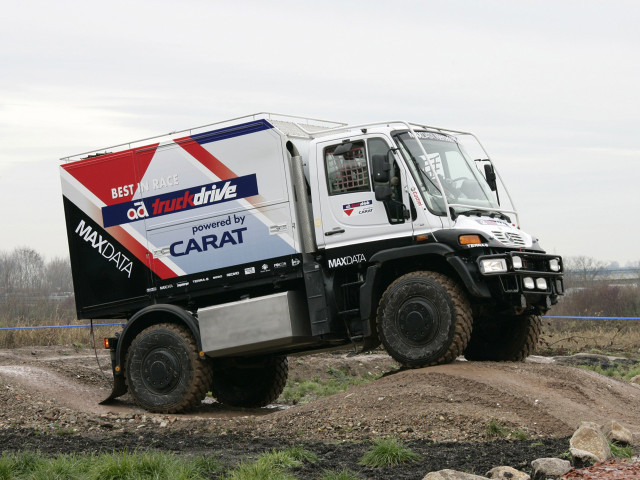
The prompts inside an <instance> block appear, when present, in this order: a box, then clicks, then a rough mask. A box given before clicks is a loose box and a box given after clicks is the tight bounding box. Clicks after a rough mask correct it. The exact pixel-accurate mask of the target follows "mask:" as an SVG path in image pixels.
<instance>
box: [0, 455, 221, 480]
mask: <svg viewBox="0 0 640 480" xmlns="http://www.w3.org/2000/svg"><path fill="white" fill-rule="evenodd" d="M221 469H222V467H221V464H220V463H219V462H218V461H217V460H216V459H215V458H214V457H195V458H182V457H176V456H174V455H171V454H165V453H159V452H153V453H137V452H134V453H128V452H123V453H113V454H99V455H75V454H63V455H56V456H53V457H48V456H44V455H40V454H37V453H31V452H25V453H19V454H16V453H3V454H2V456H0V480H23V479H24V480H27V479H28V480H52V479H55V480H85V479H86V480H147V479H149V480H205V479H208V478H211V477H212V476H213V475H214V474H215V473H217V472H219V471H220V470H221Z"/></svg>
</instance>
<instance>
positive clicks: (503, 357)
mask: <svg viewBox="0 0 640 480" xmlns="http://www.w3.org/2000/svg"><path fill="white" fill-rule="evenodd" d="M541 329H542V320H541V319H540V316H539V315H496V316H495V317H491V318H489V317H480V318H478V320H477V321H476V322H475V323H474V326H473V334H472V335H471V341H470V342H469V345H468V346H467V349H466V350H465V352H464V356H465V358H466V359H467V360H478V361H496V362H521V361H523V360H524V359H525V358H527V357H528V356H529V355H531V354H533V352H534V351H535V349H536V345H537V344H538V339H539V338H540V331H541Z"/></svg>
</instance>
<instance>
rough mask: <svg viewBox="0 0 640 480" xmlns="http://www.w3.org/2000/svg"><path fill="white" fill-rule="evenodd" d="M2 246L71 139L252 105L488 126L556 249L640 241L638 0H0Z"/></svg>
mask: <svg viewBox="0 0 640 480" xmlns="http://www.w3.org/2000/svg"><path fill="white" fill-rule="evenodd" d="M0 6H2V19H1V20H0V202H1V205H2V217H1V218H2V225H1V226H0V240H1V241H0V250H5V251H6V250H11V249H13V248H15V247H17V246H23V245H26V246H30V247H33V248H35V249H37V250H38V251H40V252H41V253H43V254H45V255H46V256H47V257H48V258H51V257H53V256H62V255H64V256H66V255H68V248H67V242H66V233H65V227H64V218H63V211H62V194H61V191H60V181H59V173H58V166H59V165H60V162H59V158H60V157H63V156H68V155H72V154H76V153H80V152H84V151H87V150H93V149H97V148H101V147H106V146H109V145H113V144H117V143H122V142H127V141H132V140H136V139H139V138H143V137H148V136H151V135H157V134H163V133H167V132H170V131H174V130H181V129H184V128H188V127H192V126H198V125H202V124H206V123H211V122H215V121H219V120H224V119H227V118H231V117H236V116H240V115H244V114H249V113H254V112H259V111H272V112H278V113H287V114H292V115H307V116H310V117H315V118H326V119H330V120H338V121H345V122H349V123H361V122H369V121H378V120H391V119H394V120H397V119H406V120H410V121H416V122H422V123H426V124H429V125H437V126H442V127H448V128H453V129H461V130H470V131H472V132H474V133H476V134H477V135H478V136H479V137H480V139H481V140H482V142H483V143H484V145H485V147H486V148H487V150H488V151H489V153H490V155H491V156H492V158H493V159H494V162H495V164H496V165H497V168H498V169H499V170H500V172H501V173H502V177H503V178H504V179H505V181H506V183H507V185H508V187H509V190H510V192H511V195H512V197H513V198H514V201H515V204H516V207H517V208H518V210H519V213H520V220H521V223H522V227H523V229H524V230H525V231H527V232H529V233H532V234H534V235H535V236H537V237H538V238H539V239H540V242H541V245H542V246H543V247H544V248H545V249H546V250H547V251H549V252H552V253H557V254H560V255H564V256H576V255H587V256H592V257H595V258H597V259H600V260H606V261H617V262H619V263H620V264H621V265H624V264H625V263H626V262H635V261H638V260H640V251H639V250H638V244H639V243H640V242H639V240H640V189H639V186H638V184H639V183H640V121H639V120H640V94H639V93H638V90H640V2H636V1H615V0H610V1H607V2H604V1H585V0H580V1H561V0H554V1H544V0H538V1H525V0H517V1H513V0H495V1H477V0H469V1H451V0H449V1H400V0H397V1H395V2H388V1H385V2H383V1H375V0H373V1H372V0H368V1H366V2H365V1H359V2H355V1H354V2H348V1H344V0H343V1H327V0H316V1H308V2H303V1H292V2H283V1H270V2H257V1H256V2H246V1H236V2H228V1H220V2H216V1H196V0H192V1H190V0H184V1H182V2H176V1H164V0H154V1H135V0H127V1H117V0H111V1H109V2H92V1H64V0H57V1H55V2H52V1H50V0H47V1H40V0H35V1H34V0H19V1H13V0H0Z"/></svg>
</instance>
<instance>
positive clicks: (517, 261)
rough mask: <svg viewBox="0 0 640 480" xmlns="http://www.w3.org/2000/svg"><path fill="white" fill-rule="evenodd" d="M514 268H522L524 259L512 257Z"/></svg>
mask: <svg viewBox="0 0 640 480" xmlns="http://www.w3.org/2000/svg"><path fill="white" fill-rule="evenodd" d="M511 263H512V264H513V268H522V259H521V258H520V257H511Z"/></svg>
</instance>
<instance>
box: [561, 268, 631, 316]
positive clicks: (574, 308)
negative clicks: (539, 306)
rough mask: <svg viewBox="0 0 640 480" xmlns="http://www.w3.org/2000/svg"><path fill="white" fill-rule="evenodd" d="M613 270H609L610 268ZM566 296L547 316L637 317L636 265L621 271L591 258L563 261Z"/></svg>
mask: <svg viewBox="0 0 640 480" xmlns="http://www.w3.org/2000/svg"><path fill="white" fill-rule="evenodd" d="M612 267H613V268H612ZM564 286H565V290H566V294H565V296H564V297H562V298H561V299H560V301H559V302H558V304H557V305H555V306H554V307H553V308H552V309H551V312H550V313H549V314H550V315H572V316H599V317H618V316H619V317H638V316H640V264H639V263H638V262H636V263H635V264H630V265H629V266H627V267H626V268H624V269H620V268H619V265H618V264H617V263H616V264H615V265H612V264H608V263H606V262H603V261H600V260H597V259H595V258H592V257H586V256H578V257H566V258H564Z"/></svg>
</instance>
